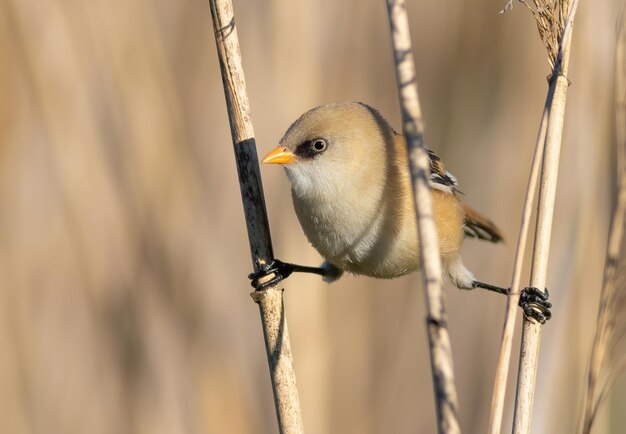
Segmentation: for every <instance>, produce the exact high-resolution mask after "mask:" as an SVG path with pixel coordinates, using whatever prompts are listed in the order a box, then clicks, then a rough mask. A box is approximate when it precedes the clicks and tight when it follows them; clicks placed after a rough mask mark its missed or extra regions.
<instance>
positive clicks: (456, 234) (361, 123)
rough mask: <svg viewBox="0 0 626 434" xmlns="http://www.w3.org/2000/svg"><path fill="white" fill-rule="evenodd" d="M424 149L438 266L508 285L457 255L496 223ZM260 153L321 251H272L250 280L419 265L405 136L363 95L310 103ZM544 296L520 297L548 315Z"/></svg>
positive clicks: (457, 277)
mask: <svg viewBox="0 0 626 434" xmlns="http://www.w3.org/2000/svg"><path fill="white" fill-rule="evenodd" d="M427 153H428V157H429V160H430V167H429V169H430V175H429V179H428V181H429V185H430V189H431V194H432V203H433V215H434V220H435V225H436V228H437V236H438V240H439V250H440V257H441V263H442V270H443V273H444V274H445V276H446V277H447V278H448V280H450V282H451V283H452V284H453V285H455V286H456V287H458V288H460V289H474V288H477V287H481V288H484V289H487V290H490V291H495V292H498V293H502V294H508V289H507V288H501V287H498V286H495V285H490V284H487V283H484V282H481V281H478V280H477V279H476V278H475V276H474V274H473V273H472V272H471V271H470V270H469V269H468V268H467V267H466V266H465V265H464V264H463V261H462V258H461V251H462V247H463V242H464V238H465V237H474V238H478V239H481V240H486V241H490V242H492V243H498V242H500V241H502V240H503V235H502V232H501V230H500V229H499V228H498V227H497V226H496V225H495V224H494V223H493V222H492V221H491V220H490V219H489V218H487V217H485V216H484V215H483V214H481V213H479V212H478V211H476V210H475V209H473V208H471V207H470V206H469V205H466V204H464V203H462V202H461V197H460V196H461V195H462V193H461V192H460V191H459V190H458V188H457V186H458V181H457V179H456V177H454V175H452V174H451V173H450V172H449V171H448V170H447V169H446V167H445V166H444V164H443V162H442V161H441V159H440V158H439V157H438V156H437V155H436V154H435V153H434V152H433V151H432V150H429V149H428V150H427ZM262 163H264V164H279V165H282V166H283V167H284V169H285V172H286V174H287V177H288V179H289V181H290V184H291V196H292V200H293V205H294V209H295V212H296V215H297V218H298V220H299V222H300V225H301V227H302V229H303V231H304V233H305V235H306V237H307V238H308V240H309V242H310V243H311V245H312V246H313V247H314V248H315V249H316V250H317V251H318V252H319V253H320V255H321V256H322V257H323V258H324V259H325V261H324V263H323V264H322V266H320V267H306V266H301V265H296V264H289V263H284V262H282V261H280V260H278V259H275V260H274V261H272V263H271V264H268V265H267V266H266V267H265V268H263V269H262V270H261V271H260V272H257V273H253V274H251V275H250V277H251V279H253V286H255V285H256V286H259V283H258V280H259V277H260V276H262V275H268V274H270V273H274V275H275V279H274V281H273V282H275V281H276V280H278V279H282V278H286V277H287V276H289V275H290V274H291V273H292V272H294V271H295V272H308V273H316V274H320V275H322V276H323V277H324V280H326V281H328V282H332V281H334V280H336V279H338V278H339V277H341V275H342V274H343V273H344V272H348V273H351V274H354V275H363V276H369V277H374V278H380V279H392V278H397V277H401V276H404V275H406V274H409V273H412V272H415V271H418V270H419V266H420V260H419V259H420V258H419V256H420V249H419V245H418V236H417V222H416V215H415V208H414V202H413V201H414V198H413V189H412V185H411V177H410V173H409V166H408V160H407V148H406V142H405V139H404V137H403V136H402V135H401V134H399V133H398V132H396V131H395V130H394V128H393V127H392V126H391V124H390V123H389V122H388V121H387V120H386V119H385V118H384V117H383V116H382V115H381V114H380V112H379V111H378V110H376V109H375V108H373V107H371V106H369V105H367V104H365V103H362V102H339V103H330V104H325V105H321V106H318V107H315V108H313V109H311V110H309V111H307V112H305V113H304V114H302V115H301V116H300V117H299V118H298V119H297V120H296V121H295V122H293V124H291V126H290V127H289V128H288V129H287V131H286V132H285V134H284V136H283V137H282V139H281V140H280V142H279V145H278V147H276V148H275V149H273V150H272V151H270V152H269V153H268V154H267V155H266V156H265V157H264V158H263V160H262ZM273 282H272V283H273ZM547 296H548V293H547V290H546V291H545V292H544V291H540V290H538V289H537V288H525V289H524V290H523V291H522V297H521V298H520V306H522V308H523V309H524V313H525V314H526V315H527V316H529V317H533V318H535V319H537V320H538V321H539V322H545V320H546V319H549V318H550V316H551V313H550V310H549V308H550V307H551V304H550V302H548V301H547Z"/></svg>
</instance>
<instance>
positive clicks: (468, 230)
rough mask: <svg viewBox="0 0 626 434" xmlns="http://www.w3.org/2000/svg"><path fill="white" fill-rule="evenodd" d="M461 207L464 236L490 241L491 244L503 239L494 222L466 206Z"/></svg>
mask: <svg viewBox="0 0 626 434" xmlns="http://www.w3.org/2000/svg"><path fill="white" fill-rule="evenodd" d="M462 207H463V212H464V213H465V225H464V226H463V231H464V232H465V235H467V236H468V237H472V238H480V239H481V240H487V241H491V242H492V243H497V242H499V241H502V240H503V239H504V238H503V237H502V232H501V231H500V229H498V227H497V226H496V225H495V223H494V222H492V221H491V220H489V219H488V218H487V217H485V216H484V215H482V214H480V213H479V212H478V211H476V210H475V209H474V208H472V207H470V206H468V205H465V204H463V205H462Z"/></svg>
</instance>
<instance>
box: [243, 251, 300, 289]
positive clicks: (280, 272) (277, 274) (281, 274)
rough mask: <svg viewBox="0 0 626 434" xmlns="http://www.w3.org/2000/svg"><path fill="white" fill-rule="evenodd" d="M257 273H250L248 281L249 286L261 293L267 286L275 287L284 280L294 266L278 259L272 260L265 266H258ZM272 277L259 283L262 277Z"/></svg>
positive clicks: (292, 270)
mask: <svg viewBox="0 0 626 434" xmlns="http://www.w3.org/2000/svg"><path fill="white" fill-rule="evenodd" d="M257 268H258V271H255V272H253V273H250V274H249V275H248V279H250V285H252V287H253V288H254V289H256V290H257V291H262V290H263V289H265V288H267V287H268V286H272V285H276V284H277V283H278V282H280V281H281V280H283V279H286V278H287V277H289V276H290V275H291V273H293V272H294V265H293V264H288V263H286V262H283V261H281V260H279V259H272V260H271V261H270V262H268V263H266V264H258V263H257ZM272 274H273V275H274V277H272V278H271V279H269V280H267V281H265V282H262V283H261V282H259V280H260V279H261V278H263V277H267V276H270V275H272Z"/></svg>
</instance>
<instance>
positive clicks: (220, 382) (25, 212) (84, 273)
mask: <svg viewBox="0 0 626 434" xmlns="http://www.w3.org/2000/svg"><path fill="white" fill-rule="evenodd" d="M504 4H505V0H484V1H479V2H476V1H474V2H470V1H465V2H450V1H440V2H435V1H426V0H421V1H409V12H410V15H411V18H412V23H411V24H412V33H413V40H414V50H415V56H416V59H417V62H418V64H417V68H418V80H419V86H420V91H421V98H422V105H423V109H424V112H425V120H426V125H427V144H428V145H429V146H430V147H432V148H433V149H435V150H436V151H437V153H438V154H439V155H440V156H441V157H442V158H443V159H444V161H445V162H446V164H447V166H448V168H449V169H450V170H451V171H452V172H453V173H454V174H455V175H456V176H457V177H458V179H459V180H460V184H461V189H462V191H463V192H464V193H465V194H466V196H465V197H466V199H467V200H468V201H469V202H471V203H472V204H473V205H474V206H475V207H476V208H478V209H480V210H482V211H484V212H485V213H488V214H489V215H490V216H492V218H493V219H494V220H495V221H496V222H498V223H499V224H500V225H501V226H502V228H503V230H504V233H505V234H506V237H507V240H508V242H507V243H506V244H505V245H498V246H493V245H487V244H486V243H480V242H476V241H468V242H467V244H466V248H465V252H464V261H465V263H466V264H467V265H468V266H469V267H470V268H471V269H472V270H474V271H475V273H476V274H477V276H479V277H480V278H481V279H482V280H485V281H488V282H493V283H496V284H502V285H507V284H508V282H509V280H510V273H511V267H512V261H513V255H514V248H515V243H516V237H517V231H518V225H519V220H520V214H521V206H522V202H523V197H524V192H525V187H526V182H527V174H528V171H529V165H530V160H531V154H532V146H533V144H534V139H535V135H536V130H537V126H538V121H539V115H540V110H541V107H542V104H543V100H544V97H545V92H546V87H547V84H546V75H547V74H548V64H547V61H546V55H545V51H544V49H543V47H542V45H541V43H540V41H539V38H538V36H537V33H536V29H535V26H534V23H533V21H532V19H531V17H530V14H529V13H528V12H527V11H526V10H525V9H524V8H523V7H522V6H520V5H518V4H517V3H516V4H515V7H514V9H513V11H512V12H508V13H506V14H504V15H500V14H498V11H499V10H500V9H502V7H503V6H504ZM620 5H621V2H620V1H618V0H608V1H604V2H594V1H583V2H581V5H580V8H579V12H578V19H577V22H576V28H575V31H574V45H573V52H572V67H571V73H570V79H571V80H572V86H571V88H570V90H571V92H570V99H569V105H568V110H567V119H566V132H565V140H564V144H563V157H562V159H561V162H562V165H561V171H560V178H559V190H558V198H557V208H556V214H555V227H554V232H553V243H552V253H551V257H550V268H549V270H550V271H549V288H550V290H551V293H552V296H553V302H554V304H555V308H554V315H555V316H554V319H553V320H552V321H551V322H550V323H549V325H548V326H546V327H545V329H544V330H545V331H544V334H543V341H542V351H541V359H540V360H541V365H540V368H539V374H538V381H539V384H538V390H537V397H536V399H535V415H534V420H533V433H571V432H573V431H574V429H575V427H576V425H577V419H578V416H577V414H578V409H579V407H580V397H581V391H582V386H583V380H584V374H583V371H584V369H585V367H586V365H587V359H588V351H589V347H590V342H591V338H592V334H593V331H594V322H595V317H596V311H597V300H598V291H599V287H600V282H601V274H602V273H601V272H602V265H603V261H604V252H605V245H606V238H607V230H608V212H609V209H610V204H611V201H612V198H611V193H612V187H611V184H610V182H611V180H612V177H613V175H614V170H613V166H612V161H613V157H612V154H611V152H612V151H611V149H612V140H613V139H612V137H613V134H612V125H613V119H612V113H613V111H612V95H611V92H612V82H613V72H612V68H613V48H614V39H615V22H616V18H617V15H618V11H619V8H620ZM235 12H236V17H237V20H238V26H239V37H240V40H241V44H242V52H243V58H244V67H245V72H246V76H247V81H248V91H249V96H250V101H251V106H252V117H253V121H254V124H255V129H256V134H257V140H258V146H259V153H261V154H264V153H265V152H267V151H268V150H269V149H271V148H272V147H273V146H274V145H275V144H276V143H277V141H278V140H279V139H280V137H281V136H282V133H283V132H284V130H285V129H286V128H287V127H288V126H289V124H290V123H291V122H292V121H293V120H294V119H295V118H296V117H297V116H298V115H299V114H300V113H301V112H303V111H305V110H306V109H308V108H311V107H313V106H315V105H318V104H321V103H325V102H330V101H340V100H361V101H364V102H367V103H370V104H372V105H374V106H376V107H378V108H379V109H380V110H381V111H382V112H383V114H385V115H386V116H387V118H388V119H389V120H390V121H392V123H393V124H394V125H396V127H400V124H399V115H398V107H397V100H396V93H395V82H394V75H393V69H392V61H391V53H390V42H389V37H388V29H387V24H386V15H385V7H384V2H383V1H382V0H378V1H374V0H368V1H363V0H361V1H358V0H352V1H342V2H336V1H331V0H321V1H315V0H298V1H290V0H282V1H279V0H275V1H253V0H236V1H235ZM210 19H211V18H210V12H209V8H208V3H207V2H206V1H195V2H191V1H179V2H171V1H164V0H158V1H153V2H150V1H147V0H131V1H121V0H107V1H104V0H91V1H72V0H65V1H56V2H42V1H39V0H3V1H2V2H1V3H0V53H1V60H0V433H2V434H4V433H6V434H22V433H37V434H79V433H80V434H82V433H88V434H99V433H103V434H105V433H106V434H111V433H115V434H118V433H119V434H124V433H150V434H160V433H164V434H165V433H168V434H170V433H171V434H177V433H207V432H208V433H229V434H230V433H233V434H237V433H273V432H276V431H277V428H276V422H275V413H274V408H273V401H272V395H271V389H270V384H269V375H268V368H267V361H266V358H265V357H266V356H265V352H264V347H263V340H262V333H261V328H260V321H259V316H258V310H257V306H256V305H255V304H254V303H253V302H252V300H251V299H250V297H249V295H248V293H249V292H250V291H251V288H250V286H249V284H248V280H247V279H246V275H247V273H248V272H249V271H251V268H252V267H251V262H250V255H249V252H248V244H247V237H246V233H245V223H244V218H243V212H242V206H241V201H240V196H239V187H238V183H237V176H236V171H235V162H234V158H233V151H232V144H231V142H230V134H229V130H228V121H227V118H226V111H225V104H224V98H223V91H222V84H221V79H220V76H219V67H218V63H217V58H216V52H215V43H214V39H213V35H212V31H211V21H210ZM262 174H263V179H264V183H265V191H266V200H267V206H268V210H269V216H270V222H271V226H272V232H273V237H274V249H275V252H276V254H277V256H278V257H280V258H281V259H283V260H287V261H292V262H299V263H305V264H318V263H319V262H320V261H321V259H320V258H319V256H318V254H317V253H316V252H315V251H314V250H313V249H312V248H311V247H310V246H309V245H308V243H307V241H306V239H305V237H304V236H303V234H302V232H301V230H300V227H299V225H298V223H297V220H296V217H295V215H294V212H293V210H292V207H291V200H290V195H289V187H288V183H287V180H286V177H285V176H284V174H283V173H282V171H281V170H280V169H278V168H276V167H263V168H262ZM419 282H420V280H419V276H416V275H413V276H408V277H405V278H402V279H398V280H395V281H376V280H373V279H368V278H354V277H347V278H344V279H342V280H340V281H339V282H337V283H335V284H333V285H331V286H328V285H326V284H324V283H322V282H321V280H320V279H319V278H316V277H314V276H305V275H295V276H293V277H291V278H290V279H289V281H288V283H287V285H286V286H287V291H286V293H285V297H286V304H287V315H288V318H289V326H290V331H291V335H292V346H293V353H294V359H295V368H296V373H297V379H298V386H299V391H300V396H301V402H302V408H303V413H304V422H305V427H306V429H307V432H308V433H322V434H324V433H415V432H419V433H432V432H435V427H434V407H433V403H432V401H433V400H432V388H431V377H430V369H429V365H428V353H427V345H426V340H425V332H424V310H423V303H422V292H421V290H420V283H419ZM446 291H447V300H448V308H449V314H450V332H451V337H452V344H453V348H454V359H455V365H456V375H457V379H458V389H459V394H460V407H461V412H460V418H461V424H462V426H463V428H464V432H466V433H480V432H484V431H485V429H486V426H487V421H488V416H489V403H490V396H491V388H492V383H493V370H494V366H495V363H496V358H497V351H498V347H499V339H500V332H501V327H502V320H503V312H504V305H505V300H504V298H502V297H498V296H495V295H490V294H487V293H481V292H479V291H475V292H462V291H459V290H456V289H454V288H452V287H450V286H449V285H448V287H447V289H446ZM518 329H519V327H518ZM516 347H517V346H516ZM513 357H514V361H515V364H516V363H517V356H516V355H514V356H513ZM514 380H515V374H512V375H511V383H513V382H514ZM624 390H626V385H624V384H622V390H621V391H620V390H618V391H617V393H616V394H615V395H614V397H613V398H612V399H611V400H610V402H609V405H608V406H607V411H605V412H604V413H603V415H602V417H601V419H600V424H599V426H598V428H599V429H598V431H597V432H611V433H618V432H624V431H623V426H624V425H626V419H625V415H624V409H625V408H626V404H624V397H626V392H625V391H624ZM509 395H511V394H509ZM620 396H621V399H620V398H619V397H620ZM508 399H509V404H508V405H507V407H506V408H507V414H506V416H505V423H506V424H507V425H505V426H508V424H509V423H510V420H511V408H512V399H513V397H512V396H509V397H508ZM620 418H621V419H620ZM507 431H508V428H506V429H505V431H504V432H507Z"/></svg>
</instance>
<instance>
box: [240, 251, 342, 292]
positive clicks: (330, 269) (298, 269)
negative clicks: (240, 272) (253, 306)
mask: <svg viewBox="0 0 626 434" xmlns="http://www.w3.org/2000/svg"><path fill="white" fill-rule="evenodd" d="M258 268H259V271H255V272H254V273H250V274H249V275H248V279H250V284H251V285H252V287H254V288H255V289H256V290H257V291H258V290H262V289H265V288H267V287H268V286H270V285H275V284H276V283H278V282H280V281H281V280H283V279H286V278H287V277H289V276H290V275H291V273H312V274H318V275H320V276H322V277H323V278H324V280H325V281H327V282H332V281H333V280H336V279H338V278H339V277H340V276H341V274H342V273H343V271H342V270H340V269H339V268H337V267H336V266H334V265H333V264H331V263H330V262H324V263H323V264H322V266H321V267H307V266H305V265H297V264H290V263H288V262H283V261H281V260H280V259H273V260H272V261H270V262H268V263H267V264H263V265H260V266H258ZM272 274H273V275H274V277H272V278H271V279H270V280H268V281H267V282H263V283H260V282H259V280H260V279H261V278H262V277H266V276H270V275H272Z"/></svg>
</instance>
